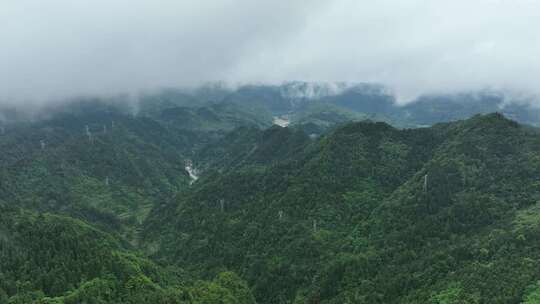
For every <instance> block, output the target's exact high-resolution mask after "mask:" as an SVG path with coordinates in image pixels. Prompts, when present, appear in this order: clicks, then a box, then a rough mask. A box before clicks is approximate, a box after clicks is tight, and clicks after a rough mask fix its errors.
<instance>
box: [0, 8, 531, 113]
mask: <svg viewBox="0 0 540 304" xmlns="http://www.w3.org/2000/svg"><path fill="white" fill-rule="evenodd" d="M539 15H540V1H533V0H452V1H447V0H377V1H360V0H334V1H324V0H310V1H300V0H273V1H270V0H257V1H253V0H212V1H206V0H49V1H42V0H16V1H15V0H0V100H2V101H3V102H11V103H14V102H24V101H25V100H26V101H27V100H49V99H54V98H63V97H67V96H71V95H79V94H114V93H121V92H136V91H139V90H146V89H153V88H159V87H170V86H191V85H196V84H198V83H200V82H205V81H217V80H225V81H229V82H281V81H286V80H313V81H351V82H358V81H360V82H379V83H382V84H385V85H387V86H389V87H390V88H392V89H393V90H394V91H395V92H396V94H397V95H398V96H399V97H400V98H401V99H404V100H407V99H411V98H413V97H415V96H417V95H419V94H422V93H433V92H451V91H463V90H474V89H480V88H486V87H492V88H498V89H508V90H513V91H524V92H527V93H528V94H540V86H539V85H538V79H540V39H538V33H537V32H538V29H539V28H540V18H539Z"/></svg>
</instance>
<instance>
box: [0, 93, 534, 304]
mask: <svg viewBox="0 0 540 304" xmlns="http://www.w3.org/2000/svg"><path fill="white" fill-rule="evenodd" d="M201 90H202V91H199V92H197V94H198V95H195V96H199V97H197V98H202V97H200V96H204V98H205V100H208V102H206V103H201V102H200V100H199V99H197V98H196V97H193V95H189V94H183V93H182V94H181V93H179V92H176V91H168V92H164V93H162V94H161V95H159V96H157V97H156V96H153V97H147V99H144V98H143V99H142V101H141V104H140V108H139V112H138V113H137V114H136V115H134V114H133V112H132V110H133V109H132V108H129V107H128V106H126V105H125V104H122V103H118V104H115V103H112V102H110V101H107V102H105V103H101V102H99V101H96V100H85V101H81V102H78V103H74V104H73V105H71V106H70V107H66V108H64V110H63V111H56V112H54V114H49V115H48V116H47V117H41V118H40V119H36V120H34V121H29V120H27V121H24V122H21V121H19V122H10V123H5V124H3V125H2V129H1V133H0V148H1V151H2V153H1V154H0V303H10V304H11V303H201V304H202V303H204V304H212V303H231V304H232V303H261V304H264V303H268V304H270V303H272V304H273V303H294V304H300V303H310V304H311V303H313V304H315V303H324V304H333V303H336V304H337V303H432V304H436V303H439V304H442V303H540V264H539V261H540V238H539V237H538V236H539V235H540V207H539V205H538V204H539V203H538V202H539V200H540V155H539V153H538V151H540V135H539V134H540V133H539V132H538V130H537V129H536V128H533V127H529V126H524V125H520V124H519V123H517V122H515V121H513V120H510V119H508V118H506V117H505V116H503V115H502V114H486V115H476V116H474V117H471V118H469V119H465V120H457V121H452V122H444V123H436V124H434V125H432V126H430V127H425V128H396V127H394V126H392V125H391V124H389V123H392V124H394V125H398V126H403V123H402V121H395V120H394V119H393V117H394V116H392V115H393V114H391V113H390V112H389V111H390V110H388V109H389V108H388V106H387V105H386V106H384V105H378V107H380V108H377V110H376V111H377V112H374V113H372V112H370V111H368V110H367V108H366V107H369V104H368V105H364V106H363V108H362V107H360V108H361V109H360V108H358V106H355V107H356V108H357V109H356V110H353V106H352V105H351V104H349V103H347V100H348V99H347V97H346V96H345V97H343V96H341V97H340V98H337V97H336V98H335V99H333V101H332V102H323V101H324V100H323V101H321V102H320V103H312V104H309V105H306V104H304V105H297V106H295V107H296V108H295V111H294V112H290V109H289V108H287V107H288V106H290V104H289V103H286V102H283V100H282V99H280V98H278V97H279V96H283V94H281V93H283V92H281V93H279V92H280V91H279V90H276V89H275V88H266V89H265V90H262V91H261V90H259V88H257V87H247V88H243V89H242V90H238V91H236V92H233V93H231V92H227V91H226V90H224V89H222V88H219V90H218V89H211V88H206V89H204V90H203V89H201ZM379 93H380V92H379ZM379 93H378V91H377V90H375V89H373V90H371V91H369V92H368V93H366V92H356V91H351V92H349V93H348V94H352V95H354V94H361V95H362V96H368V97H370V98H374V97H373V96H378V97H377V98H378V99H376V100H385V99H386V98H388V97H387V96H386V95H384V94H379ZM280 94H281V95H280ZM288 94H292V93H290V92H288ZM377 94H378V95H377ZM239 95H241V96H242V97H239ZM260 95H262V96H264V98H262V99H260V100H261V102H260V103H254V104H248V102H247V100H249V98H252V97H253V96H260ZM328 98H329V97H328ZM366 98H367V97H366ZM156 100H157V101H156ZM215 100H223V101H222V102H214V101H215ZM377 102H379V101H377ZM377 102H375V101H374V102H373V105H375V104H377ZM426 102H427V101H426ZM152 103H153V104H154V106H152ZM195 103H199V106H195V105H194V104H195ZM360 110H365V111H364V112H361V111H360ZM276 115H288V117H290V118H291V122H292V123H291V125H290V126H289V127H286V128H284V127H280V126H272V119H273V118H274V117H275V116H276ZM426 115H427V114H426ZM460 115H461V114H460ZM463 115H466V114H465V113H464V114H463ZM422 117H426V116H422ZM365 119H368V120H365ZM450 120H451V119H450ZM351 121H353V122H351ZM354 121H355V122H354ZM429 123H432V121H429Z"/></svg>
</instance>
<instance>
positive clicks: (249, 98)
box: [0, 81, 540, 127]
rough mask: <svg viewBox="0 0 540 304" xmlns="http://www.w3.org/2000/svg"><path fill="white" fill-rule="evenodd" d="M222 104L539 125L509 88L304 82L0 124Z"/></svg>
mask: <svg viewBox="0 0 540 304" xmlns="http://www.w3.org/2000/svg"><path fill="white" fill-rule="evenodd" d="M222 103H234V104H237V105H241V106H243V107H247V108H252V109H255V108H256V109H258V110H260V111H264V112H265V113H266V114H267V115H271V116H274V117H281V116H286V117H290V118H292V119H294V117H297V118H299V117H300V116H302V115H301V113H302V112H305V111H308V109H309V108H313V107H317V106H319V107H320V106H322V105H324V106H326V107H330V106H331V107H333V109H332V110H333V111H338V110H341V111H346V112H350V113H349V114H361V115H364V116H363V118H364V119H365V118H367V117H371V119H374V120H382V121H386V122H389V123H391V124H393V125H395V126H398V127H406V126H408V127H414V126H427V125H432V124H434V123H438V122H447V121H453V120H458V119H464V118H468V117H471V116H473V115H475V114H481V113H490V112H501V113H503V114H505V115H506V116H507V117H510V118H512V119H514V120H516V121H518V122H521V123H526V124H531V125H537V124H540V108H539V107H538V106H536V99H535V98H534V97H531V96H527V95H518V94H515V93H511V92H504V91H494V90H483V91H473V92H462V93H454V94H432V95H422V96H420V97H418V98H417V99H415V100H412V101H411V102H409V103H406V104H400V103H398V102H397V101H396V98H395V96H394V95H393V93H392V91H391V90H390V89H388V88H386V87H384V86H382V85H378V84H366V83H361V84H355V83H347V82H337V83H335V82H305V81H293V82H285V83H283V84H280V85H270V84H247V85H239V86H235V87H234V86H230V85H227V84H226V83H224V82H217V83H208V84H206V85H201V86H197V87H193V88H189V89H188V88H184V89H180V88H179V89H174V88H171V89H163V90H155V91H152V92H147V93H141V94H139V95H137V96H133V95H117V96H113V97H80V98H73V99H68V100H63V101H57V102H56V103H51V104H47V105H42V106H38V105H34V106H28V105H27V106H25V105H19V106H7V105H5V106H2V107H0V122H2V123H3V124H9V123H14V122H24V121H35V120H40V119H46V118H50V117H51V115H55V113H77V112H81V111H85V108H86V110H91V111H95V110H96V109H97V108H95V107H96V106H98V105H99V106H98V108H100V109H102V110H105V109H106V110H107V111H120V112H122V113H128V114H131V115H143V116H144V115H154V114H158V113H159V112H161V111H162V110H164V109H166V108H174V107H190V108H198V107H205V106H209V105H217V104H222ZM92 107H94V108H92ZM90 108H92V109H90ZM320 110H322V109H320ZM349 118H350V117H349Z"/></svg>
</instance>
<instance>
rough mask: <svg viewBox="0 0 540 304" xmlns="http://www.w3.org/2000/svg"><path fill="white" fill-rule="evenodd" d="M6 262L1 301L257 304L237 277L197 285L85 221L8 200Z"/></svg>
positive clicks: (0, 228) (2, 241)
mask: <svg viewBox="0 0 540 304" xmlns="http://www.w3.org/2000/svg"><path fill="white" fill-rule="evenodd" d="M0 257H1V259H0V303H10V304H12V303H21V304H22V303H25V304H28V303H36V304H37V303H40V304H44V303H50V304H62V303H126V304H127V303H133V304H135V303H149V304H150V303H152V304H159V303H163V304H165V303H167V304H169V303H178V304H181V303H215V302H212V301H215V300H216V299H221V300H222V302H221V303H228V304H236V303H243V304H251V303H254V300H253V296H252V295H251V293H250V291H249V289H248V288H247V286H246V285H245V283H244V282H243V281H241V280H240V279H239V278H238V276H236V275H235V274H234V273H230V272H223V273H220V274H219V275H218V276H217V277H216V278H215V279H214V280H213V281H199V282H192V281H191V279H190V278H189V277H186V276H185V275H181V272H180V271H179V270H176V271H174V272H173V271H172V269H171V268H168V269H165V268H162V267H160V266H158V265H156V264H155V263H153V262H151V261H150V260H148V259H146V258H144V257H143V256H141V255H138V254H134V253H131V252H129V251H127V250H126V249H125V248H123V246H122V245H121V244H119V243H118V242H117V241H116V240H115V239H114V238H113V237H112V236H111V235H108V234H107V233H105V232H103V231H100V230H98V229H96V228H94V227H92V226H90V225H88V224H86V223H84V222H82V221H79V220H74V219H72V218H68V217H63V216H58V215H52V214H34V213H31V212H28V211H24V210H20V209H16V208H12V207H9V206H7V204H4V203H2V202H0Z"/></svg>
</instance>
